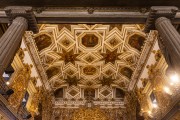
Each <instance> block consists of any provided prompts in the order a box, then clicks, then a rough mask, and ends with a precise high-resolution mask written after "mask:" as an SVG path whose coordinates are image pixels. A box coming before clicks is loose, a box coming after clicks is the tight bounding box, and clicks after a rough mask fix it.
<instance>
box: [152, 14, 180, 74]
mask: <svg viewBox="0 0 180 120" xmlns="http://www.w3.org/2000/svg"><path fill="white" fill-rule="evenodd" d="M155 26H156V29H157V30H158V33H159V35H160V37H161V38H160V39H159V41H158V42H159V46H160V49H161V51H162V53H163V55H164V57H165V59H166V62H167V63H168V65H169V67H171V68H173V69H175V70H176V71H177V72H179V73H180V62H179V60H180V35H179V33H178V32H177V30H176V29H175V28H174V26H173V25H172V23H171V21H170V19H168V18H166V17H159V18H158V19H157V20H156V22H155Z"/></svg>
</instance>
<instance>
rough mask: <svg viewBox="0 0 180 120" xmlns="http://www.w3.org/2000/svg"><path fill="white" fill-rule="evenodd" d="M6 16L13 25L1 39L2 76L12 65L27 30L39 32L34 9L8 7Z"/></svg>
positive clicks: (0, 66)
mask: <svg viewBox="0 0 180 120" xmlns="http://www.w3.org/2000/svg"><path fill="white" fill-rule="evenodd" d="M5 12H6V15H7V16H8V17H9V20H10V23H11V25H10V26H9V28H8V29H7V31H6V32H5V33H4V35H3V36H2V37H1V39H0V76H2V74H3V72H4V70H5V69H6V67H7V66H8V65H9V64H10V63H11V61H12V60H13V58H14V55H15V53H16V52H17V50H18V48H19V46H20V43H21V40H22V36H23V34H24V32H25V31H26V30H32V31H33V32H35V33H36V32H38V28H37V24H36V20H35V16H34V14H33V11H32V7H22V6H21V7H17V6H13V7H7V8H5Z"/></svg>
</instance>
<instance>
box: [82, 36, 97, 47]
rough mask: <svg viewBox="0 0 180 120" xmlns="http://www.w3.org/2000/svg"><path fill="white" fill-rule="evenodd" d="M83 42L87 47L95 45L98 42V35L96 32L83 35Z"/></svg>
mask: <svg viewBox="0 0 180 120" xmlns="http://www.w3.org/2000/svg"><path fill="white" fill-rule="evenodd" d="M82 44H83V45H84V46H85V47H94V46H96V45H97V44H98V37H97V36H95V35H94V34H86V35H85V36H84V37H82Z"/></svg>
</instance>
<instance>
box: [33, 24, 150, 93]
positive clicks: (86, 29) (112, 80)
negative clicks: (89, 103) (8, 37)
mask: <svg viewBox="0 0 180 120" xmlns="http://www.w3.org/2000/svg"><path fill="white" fill-rule="evenodd" d="M142 29H143V25H137V24H129V25H126V24H110V25H104V24H94V25H90V24H43V25H40V32H39V33H38V34H35V35H33V36H34V38H33V42H34V44H35V46H36V47H35V49H36V50H37V52H38V56H39V58H40V61H41V65H42V67H43V70H44V71H45V73H46V77H47V79H48V82H49V84H50V85H51V87H52V88H53V89H57V88H59V87H62V86H69V87H70V86H73V85H74V86H84V87H87V86H91V87H95V86H96V87H97V86H102V87H103V86H109V87H110V86H118V87H121V88H122V89H124V90H126V89H127V87H128V85H129V82H130V81H131V77H132V74H133V72H134V70H135V69H136V67H137V63H138V60H139V57H140V55H141V53H142V49H143V45H144V43H145V42H146V40H147V36H146V34H144V33H143V32H142ZM69 93H70V95H71V96H73V95H74V94H75V93H76V95H77V93H78V90H74V91H69ZM71 93H72V94H71ZM107 93H109V94H110V91H108V89H107V90H106V91H104V92H102V95H103V96H104V95H105V96H107ZM109 94H108V95H109ZM76 95H75V96H76Z"/></svg>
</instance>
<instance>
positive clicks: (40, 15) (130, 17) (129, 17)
mask: <svg viewBox="0 0 180 120" xmlns="http://www.w3.org/2000/svg"><path fill="white" fill-rule="evenodd" d="M34 14H35V16H36V19H37V22H38V24H46V23H49V24H51V23H54V24H58V23H71V24H72V23H76V24H77V23H92V24H93V23H104V24H106V23H108V24H110V23H126V24H145V23H146V19H147V17H148V14H149V12H146V11H144V12H142V11H138V9H130V10H129V9H128V10H124V9H123V10H122V9H110V10H109V9H107V8H106V9H103V10H99V9H93V8H92V9H91V8H62V9H61V8H57V9H55V8H54V9H52V8H51V9H44V8H36V9H34ZM172 22H173V23H174V24H180V12H178V13H177V14H176V16H175V19H174V20H173V21H172ZM0 23H9V20H8V17H7V16H6V14H5V12H4V10H3V9H1V10H0Z"/></svg>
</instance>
